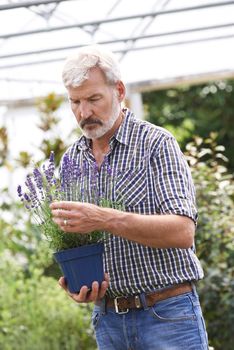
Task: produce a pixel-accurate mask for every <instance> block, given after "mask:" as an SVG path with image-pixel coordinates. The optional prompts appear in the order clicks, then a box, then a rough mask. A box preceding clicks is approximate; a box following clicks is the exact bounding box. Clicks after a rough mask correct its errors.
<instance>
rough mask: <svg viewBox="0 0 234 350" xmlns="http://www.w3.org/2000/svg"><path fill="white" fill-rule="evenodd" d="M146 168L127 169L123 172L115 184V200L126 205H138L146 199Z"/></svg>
mask: <svg viewBox="0 0 234 350" xmlns="http://www.w3.org/2000/svg"><path fill="white" fill-rule="evenodd" d="M146 183H147V178H146V169H145V168H141V169H139V170H137V171H133V170H131V169H130V170H127V171H125V172H124V173H123V174H121V175H120V176H119V178H118V180H117V182H116V185H115V191H114V192H115V201H116V202H117V203H120V204H121V203H122V204H123V205H124V206H125V207H128V206H136V205H138V204H140V203H142V202H144V201H145V199H146Z"/></svg>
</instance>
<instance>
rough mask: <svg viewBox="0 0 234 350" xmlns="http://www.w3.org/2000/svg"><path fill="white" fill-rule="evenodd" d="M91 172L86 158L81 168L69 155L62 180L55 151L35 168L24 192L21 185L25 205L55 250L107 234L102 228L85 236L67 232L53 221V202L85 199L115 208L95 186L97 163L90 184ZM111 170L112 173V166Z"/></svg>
mask: <svg viewBox="0 0 234 350" xmlns="http://www.w3.org/2000/svg"><path fill="white" fill-rule="evenodd" d="M88 171H90V169H89V168H88V164H87V162H86V161H84V162H83V167H82V169H81V168H80V167H79V166H78V165H77V164H76V163H75V162H74V161H73V160H72V159H70V158H69V156H68V155H67V154H65V155H64V158H63V163H62V167H61V169H60V176H59V179H58V177H56V175H55V163H54V153H53V152H51V154H50V158H49V161H48V163H47V164H43V166H42V170H41V169H40V168H39V167H35V168H34V170H33V173H32V174H29V175H27V176H26V181H25V186H26V190H25V191H23V188H22V186H20V185H19V186H18V188H17V192H18V196H19V197H20V199H21V201H22V202H23V203H24V206H25V208H26V209H27V210H28V211H29V212H30V213H31V214H32V217H33V219H34V221H35V222H36V223H37V224H38V225H39V227H40V229H41V230H42V233H43V234H44V235H45V237H46V239H47V240H48V242H49V244H50V246H51V248H52V249H53V250H55V251H60V250H65V249H69V248H74V247H78V246H82V245H88V244H92V243H96V242H99V241H101V240H102V239H103V237H104V236H103V232H100V231H94V232H91V233H89V234H85V235H83V234H79V232H77V233H66V232H64V231H62V230H61V229H60V228H59V226H58V225H57V224H56V223H55V222H54V221H53V220H52V215H51V210H50V207H49V205H50V203H51V202H53V201H62V200H66V201H82V202H90V203H94V204H97V205H100V206H106V207H107V206H109V207H113V205H112V203H111V202H110V201H108V200H107V198H104V196H103V194H100V193H99V192H98V190H97V187H96V186H95V184H96V180H97V176H98V167H97V165H95V166H94V168H93V169H92V170H91V171H92V175H91V184H90V183H89V184H88V176H87V175H88ZM107 172H110V169H109V168H107ZM60 179H61V180H60ZM89 186H91V188H89ZM115 207H116V206H115Z"/></svg>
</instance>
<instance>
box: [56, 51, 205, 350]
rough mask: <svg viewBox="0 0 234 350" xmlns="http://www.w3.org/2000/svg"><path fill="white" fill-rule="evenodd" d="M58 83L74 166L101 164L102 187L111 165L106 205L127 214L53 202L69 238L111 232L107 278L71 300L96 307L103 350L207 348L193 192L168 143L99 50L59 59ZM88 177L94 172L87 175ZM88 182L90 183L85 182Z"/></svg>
mask: <svg viewBox="0 0 234 350" xmlns="http://www.w3.org/2000/svg"><path fill="white" fill-rule="evenodd" d="M63 81H64V84H65V86H66V88H67V91H68V96H69V100H70V103H71V109H72V111H73V113H74V115H75V117H76V120H77V122H78V125H79V126H80V128H81V129H82V132H83V136H82V137H81V138H80V139H79V140H78V141H77V142H75V144H74V145H72V146H71V147H70V148H69V150H68V151H67V152H68V154H69V156H70V157H71V158H73V159H74V160H75V161H76V163H77V164H79V165H80V166H82V162H83V160H84V159H85V161H86V162H87V164H88V166H89V167H93V166H94V165H95V164H96V166H98V168H99V172H98V180H97V183H98V185H99V187H100V190H101V189H102V188H103V187H105V185H106V184H105V181H106V172H105V171H104V170H105V169H104V168H105V166H104V164H105V163H106V161H107V162H108V164H109V166H110V168H111V169H114V171H115V174H119V176H117V178H116V181H115V182H114V183H113V184H112V186H113V190H112V199H113V200H114V201H121V200H122V201H123V203H124V206H125V210H124V211H121V210H116V209H111V208H102V207H99V206H97V205H94V204H90V203H80V202H59V203H53V204H52V205H51V209H52V214H53V216H54V221H55V222H56V223H57V224H58V225H59V226H60V227H61V228H62V229H63V230H64V231H65V232H67V233H68V234H69V232H80V233H83V234H86V233H88V232H91V231H94V230H103V231H106V232H109V233H110V236H109V241H108V242H107V244H105V254H104V260H105V261H104V266H105V271H106V272H107V274H106V278H105V281H103V282H102V284H101V285H100V286H99V285H98V283H97V282H95V281H94V282H93V284H92V290H91V291H89V290H88V288H87V286H83V287H82V288H81V290H80V292H79V293H78V294H71V293H69V291H68V290H67V288H66V284H65V281H64V278H61V279H60V284H61V286H62V287H63V288H64V289H65V290H66V291H67V293H68V294H69V295H70V296H71V297H72V298H73V299H74V300H75V301H76V302H78V303H87V302H94V303H95V307H94V311H93V318H92V320H93V325H94V328H95V332H96V340H97V344H98V347H99V349H101V350H105V349H106V350H112V349H113V350H114V349H115V350H129V349H134V350H140V349H145V350H146V349H147V350H172V349H173V350H182V349H183V350H199V349H208V344H207V336H206V330H205V325H204V321H203V317H202V312H201V309H200V305H199V300H198V296H197V294H196V291H195V287H194V282H196V281H197V280H199V279H201V278H202V277H203V272H202V269H201V267H200V264H199V261H198V259H197V258H196V256H195V253H194V233H195V225H196V220H197V211H196V207H195V199H194V188H193V183H192V179H191V176H190V172H189V169H188V166H187V163H186V161H185V159H184V157H183V155H182V154H181V151H180V149H179V147H178V144H177V143H176V141H175V139H174V137H173V136H172V135H171V134H170V133H169V132H167V131H166V130H164V129H163V128H159V127H157V126H154V125H152V124H150V123H148V122H146V121H140V120H139V119H137V118H136V117H135V116H134V114H133V113H132V112H131V111H130V110H128V109H122V108H121V102H122V101H123V100H124V97H125V86H124V84H123V82H122V81H121V77H120V72H119V67H118V63H117V62H116V60H115V58H114V57H113V56H112V54H111V53H108V52H106V51H104V50H103V49H102V48H100V47H95V46H91V47H85V48H83V49H81V50H80V51H79V53H78V54H77V55H76V56H74V57H71V58H69V59H68V60H67V62H66V63H65V67H64V70H63ZM90 176H91V175H90ZM87 181H88V183H91V179H88V180H87Z"/></svg>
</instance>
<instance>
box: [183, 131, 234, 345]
mask: <svg viewBox="0 0 234 350" xmlns="http://www.w3.org/2000/svg"><path fill="white" fill-rule="evenodd" d="M216 138H217V134H215V133H211V135H210V137H209V138H207V139H205V140H203V139H201V138H199V137H197V138H195V141H194V142H193V143H190V144H188V145H187V151H188V154H187V155H188V160H189V162H190V166H191V169H192V175H193V179H194V181H195V186H196V191H197V206H198V211H199V221H198V227H197V232H196V246H197V249H198V251H197V254H198V257H199V259H200V260H201V262H202V265H203V268H204V272H205V278H204V280H202V281H201V282H199V284H198V288H199V294H200V297H201V303H202V306H203V311H204V315H205V319H206V323H207V328H208V334H209V339H210V343H211V345H212V346H214V348H215V350H219V349H220V350H223V349H225V350H231V349H233V335H232V334H233V324H234V297H233V296H234V264H233V261H234V244H233V238H234V202H233V199H234V181H233V176H232V175H230V174H228V173H227V169H226V166H225V163H226V162H227V159H226V158H225V157H224V156H223V152H224V147H223V146H220V145H217V143H216Z"/></svg>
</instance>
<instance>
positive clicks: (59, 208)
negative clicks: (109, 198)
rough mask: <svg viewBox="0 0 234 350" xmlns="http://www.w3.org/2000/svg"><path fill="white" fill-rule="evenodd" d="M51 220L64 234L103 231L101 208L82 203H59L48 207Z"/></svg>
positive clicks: (103, 221) (103, 219) (103, 220)
mask: <svg viewBox="0 0 234 350" xmlns="http://www.w3.org/2000/svg"><path fill="white" fill-rule="evenodd" d="M50 209H51V213H52V216H53V220H54V222H55V223H56V224H58V225H59V226H60V228H61V229H62V230H63V231H65V232H79V233H83V234H85V233H90V232H92V231H95V230H100V231H102V230H103V225H104V223H105V217H104V215H103V213H102V208H100V207H98V206H97V205H94V204H90V203H82V202H70V201H61V202H54V203H52V204H51V205H50Z"/></svg>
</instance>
